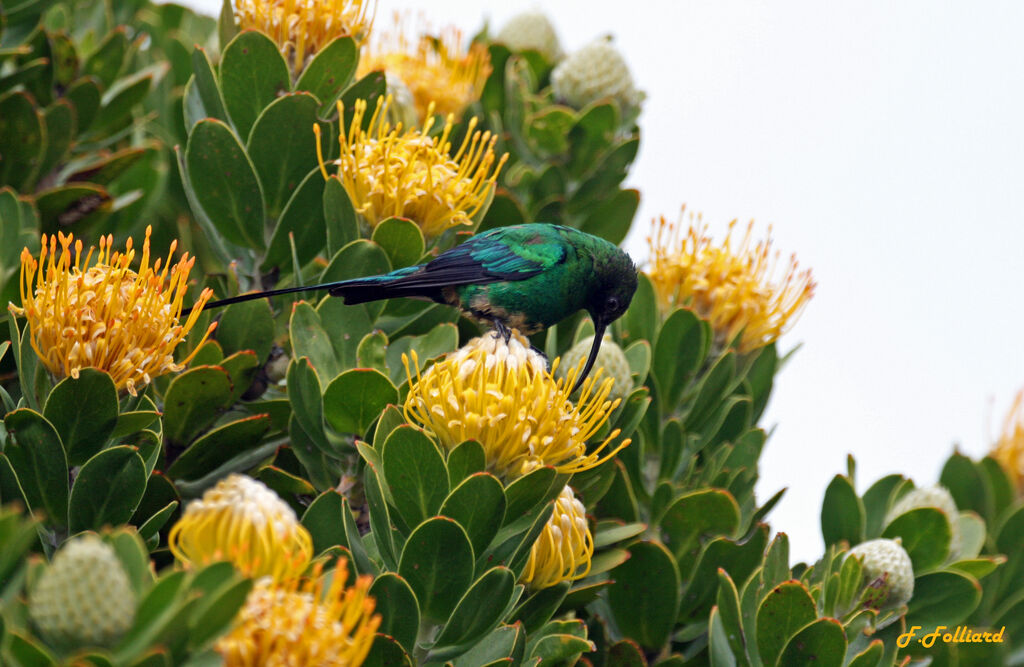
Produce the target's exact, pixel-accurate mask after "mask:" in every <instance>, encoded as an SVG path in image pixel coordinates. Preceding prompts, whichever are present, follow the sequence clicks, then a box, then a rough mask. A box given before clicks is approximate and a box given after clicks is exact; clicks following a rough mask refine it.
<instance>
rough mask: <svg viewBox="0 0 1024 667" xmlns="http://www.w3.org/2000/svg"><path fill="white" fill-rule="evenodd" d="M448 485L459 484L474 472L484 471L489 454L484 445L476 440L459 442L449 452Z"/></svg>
mask: <svg viewBox="0 0 1024 667" xmlns="http://www.w3.org/2000/svg"><path fill="white" fill-rule="evenodd" d="M446 463H447V465H448V485H449V486H450V487H454V486H458V485H459V484H461V483H462V480H464V479H466V478H467V477H469V476H470V475H472V474H473V473H477V472H483V471H484V469H485V468H486V467H487V456H486V454H484V448H483V445H481V444H480V443H479V442H477V441H476V440H466V441H465V442H462V443H459V444H458V445H456V446H455V447H454V448H453V449H452V450H451V451H449V452H448V460H447V462H446Z"/></svg>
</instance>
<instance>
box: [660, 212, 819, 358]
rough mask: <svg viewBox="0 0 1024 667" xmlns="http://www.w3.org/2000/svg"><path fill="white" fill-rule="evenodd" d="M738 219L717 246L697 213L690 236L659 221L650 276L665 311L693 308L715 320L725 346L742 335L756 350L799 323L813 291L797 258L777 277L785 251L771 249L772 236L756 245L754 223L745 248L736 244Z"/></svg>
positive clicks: (745, 346)
mask: <svg viewBox="0 0 1024 667" xmlns="http://www.w3.org/2000/svg"><path fill="white" fill-rule="evenodd" d="M735 226H736V221H735V220H733V221H732V222H730V223H729V233H728V235H727V236H726V238H725V242H724V243H723V244H722V245H721V246H716V245H712V243H711V238H710V237H709V236H708V235H707V226H706V225H705V226H702V225H701V218H700V216H697V218H696V220H694V217H693V216H692V215H691V216H690V225H689V227H688V228H687V230H686V232H685V234H684V233H683V231H682V226H681V224H672V223H667V222H666V221H665V218H664V217H661V218H659V219H657V220H655V221H654V223H653V225H652V227H653V230H652V235H651V236H650V237H648V239H647V242H648V244H649V246H650V249H651V268H650V269H649V270H648V271H647V275H648V277H649V278H650V279H651V282H652V283H653V284H654V289H655V292H656V293H657V296H658V301H659V305H660V306H661V308H662V310H663V311H664V312H669V311H671V310H673V309H674V308H677V307H686V308H692V309H693V310H694V311H695V312H696V313H697V314H698V315H699V316H700V317H702V318H704V319H705V320H708V321H709V322H710V323H711V328H712V329H713V330H714V332H715V336H716V340H717V341H718V342H719V344H728V343H731V342H733V341H734V340H736V339H737V337H739V342H738V347H739V350H740V352H750V351H751V350H755V349H757V348H759V347H762V346H764V345H768V344H769V343H771V342H772V341H774V340H776V339H777V338H778V337H779V336H780V335H782V333H783V332H784V331H786V330H787V328H788V327H789V326H791V325H792V324H793V323H794V322H795V321H796V318H797V316H798V315H799V314H800V311H801V310H802V309H803V307H804V306H805V305H807V302H808V301H809V300H810V298H811V297H812V296H813V295H814V288H815V283H814V280H813V279H812V278H811V271H810V269H808V270H806V271H802V272H798V271H797V261H796V257H795V256H793V257H791V258H790V261H789V267H788V268H787V270H786V272H785V277H784V278H783V280H782V281H781V282H772V281H773V277H774V274H775V267H776V264H777V262H778V259H779V253H778V252H776V253H775V254H772V242H771V228H769V230H768V234H769V237H768V238H767V239H766V240H764V241H759V242H757V243H756V244H755V245H751V243H752V242H751V232H752V231H753V228H754V223H753V222H751V223H750V224H749V225H748V226H747V232H746V234H744V236H743V240H742V241H741V242H740V243H739V245H738V247H734V246H733V243H732V232H733V228H734V227H735Z"/></svg>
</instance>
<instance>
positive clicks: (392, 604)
mask: <svg viewBox="0 0 1024 667" xmlns="http://www.w3.org/2000/svg"><path fill="white" fill-rule="evenodd" d="M370 596H371V597H372V598H373V599H374V600H376V601H377V606H376V608H375V609H374V611H376V612H377V613H378V614H380V616H381V622H380V627H378V628H377V631H378V632H379V633H381V634H385V635H390V636H391V637H394V638H395V640H396V641H397V642H398V643H399V644H401V645H402V648H404V649H405V650H406V652H407V653H412V652H413V651H414V650H415V647H416V635H417V633H418V632H419V630H420V608H419V602H417V601H416V594H415V593H413V592H412V588H411V587H410V586H409V583H408V582H407V581H406V580H405V579H403V578H402V577H400V576H398V575H397V574H395V573H394V572H384V573H382V574H381V575H380V576H378V577H377V578H376V579H374V580H373V584H372V585H371V586H370Z"/></svg>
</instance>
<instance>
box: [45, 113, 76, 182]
mask: <svg viewBox="0 0 1024 667" xmlns="http://www.w3.org/2000/svg"><path fill="white" fill-rule="evenodd" d="M44 115H45V122H46V154H45V155H44V156H43V159H42V162H41V164H40V166H39V174H40V176H45V175H46V174H48V173H50V172H51V171H52V170H53V169H54V167H56V166H57V165H58V164H60V163H62V162H63V161H64V159H65V158H66V157H67V154H68V151H69V150H70V149H71V141H72V139H73V138H74V137H75V134H76V132H77V130H78V128H77V122H76V120H75V108H74V107H73V106H72V105H71V102H69V101H68V100H66V99H60V100H57V101H56V102H54V103H53V104H51V105H50V106H49V107H48V108H47V109H46V111H45V112H44Z"/></svg>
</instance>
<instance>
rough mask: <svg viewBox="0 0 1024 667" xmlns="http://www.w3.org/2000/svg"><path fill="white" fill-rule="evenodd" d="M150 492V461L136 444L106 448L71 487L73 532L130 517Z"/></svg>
mask: <svg viewBox="0 0 1024 667" xmlns="http://www.w3.org/2000/svg"><path fill="white" fill-rule="evenodd" d="M145 492H146V464H145V463H144V462H143V461H142V457H141V456H139V454H138V452H136V451H135V448H134V447H128V446H125V445H121V446H119V447H111V448H110V449H105V450H103V451H102V452H100V453H99V454H97V455H96V456H94V457H92V458H91V459H89V460H88V461H86V462H85V465H83V466H82V469H81V470H80V471H79V472H78V477H76V478H75V484H74V486H73V487H71V500H70V503H69V505H68V527H69V528H70V530H71V532H73V533H74V532H79V531H82V530H99V529H100V528H102V527H103V526H106V525H111V526H117V525H120V524H122V523H125V522H127V521H128V519H130V518H131V516H132V514H134V513H135V509H136V508H137V507H138V506H139V502H140V501H141V500H142V496H143V494H145Z"/></svg>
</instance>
